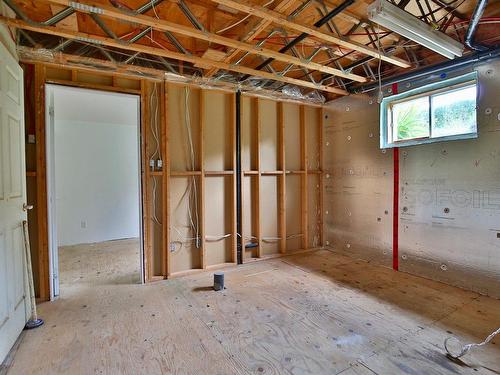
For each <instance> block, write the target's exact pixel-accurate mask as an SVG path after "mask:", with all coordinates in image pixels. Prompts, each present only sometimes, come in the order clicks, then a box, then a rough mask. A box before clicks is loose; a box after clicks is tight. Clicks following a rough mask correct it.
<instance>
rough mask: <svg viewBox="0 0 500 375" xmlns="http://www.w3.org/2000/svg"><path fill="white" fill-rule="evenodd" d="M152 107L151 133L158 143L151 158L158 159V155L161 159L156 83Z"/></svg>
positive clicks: (151, 99)
mask: <svg viewBox="0 0 500 375" xmlns="http://www.w3.org/2000/svg"><path fill="white" fill-rule="evenodd" d="M154 99H156V100H154ZM153 103H154V106H153ZM150 107H151V112H153V113H154V117H153V121H151V133H152V135H153V138H154V140H155V144H156V148H155V151H154V152H153V155H151V159H152V160H156V156H157V155H158V159H161V150H160V138H159V136H158V133H159V132H158V89H157V85H156V83H155V84H154V86H153V91H151V97H150Z"/></svg>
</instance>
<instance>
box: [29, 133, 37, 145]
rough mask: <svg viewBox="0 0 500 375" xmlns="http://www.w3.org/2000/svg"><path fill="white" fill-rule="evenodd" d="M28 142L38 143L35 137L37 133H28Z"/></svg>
mask: <svg viewBox="0 0 500 375" xmlns="http://www.w3.org/2000/svg"><path fill="white" fill-rule="evenodd" d="M28 143H29V144H35V143H36V139H35V135H34V134H28Z"/></svg>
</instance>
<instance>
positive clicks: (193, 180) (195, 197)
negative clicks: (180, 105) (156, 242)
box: [184, 86, 201, 248]
mask: <svg viewBox="0 0 500 375" xmlns="http://www.w3.org/2000/svg"><path fill="white" fill-rule="evenodd" d="M189 94H190V88H189V86H186V87H185V88H184V114H185V116H184V120H185V125H186V131H187V136H188V142H189V150H190V153H189V154H190V157H191V171H194V170H195V162H194V147H193V137H192V134H191V117H190V113H189ZM190 181H191V189H192V191H193V201H194V204H195V210H194V214H195V220H194V221H195V222H196V225H195V224H194V222H193V218H192V214H191V208H190V207H189V209H188V211H189V220H190V221H191V224H192V226H193V230H194V232H195V234H196V248H200V246H201V243H200V233H199V215H198V191H197V187H196V177H195V176H191V179H190ZM189 200H190V198H188V202H189Z"/></svg>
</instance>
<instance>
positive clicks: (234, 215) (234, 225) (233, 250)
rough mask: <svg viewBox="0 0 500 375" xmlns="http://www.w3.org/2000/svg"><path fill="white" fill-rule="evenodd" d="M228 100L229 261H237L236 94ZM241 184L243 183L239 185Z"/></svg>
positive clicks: (229, 96)
mask: <svg viewBox="0 0 500 375" xmlns="http://www.w3.org/2000/svg"><path fill="white" fill-rule="evenodd" d="M228 98H229V100H230V101H231V102H230V103H229V108H230V111H229V114H230V116H231V119H230V121H229V124H230V134H231V168H232V175H231V187H232V189H231V257H232V259H231V261H232V262H233V263H237V262H238V254H237V252H238V229H237V220H238V217H237V207H236V203H237V202H236V183H237V179H238V178H239V179H240V181H241V174H240V175H239V176H238V175H237V174H236V94H235V93H232V94H230V95H228ZM240 186H243V185H240ZM242 252H243V253H244V252H245V248H244V247H243V248H242Z"/></svg>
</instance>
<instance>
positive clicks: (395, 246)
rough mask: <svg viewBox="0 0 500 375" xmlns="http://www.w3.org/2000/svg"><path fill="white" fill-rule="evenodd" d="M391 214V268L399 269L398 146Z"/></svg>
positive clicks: (396, 91)
mask: <svg viewBox="0 0 500 375" xmlns="http://www.w3.org/2000/svg"><path fill="white" fill-rule="evenodd" d="M391 89H392V94H394V95H395V94H397V93H398V84H397V82H396V83H393V84H392V87H391ZM392 211H393V216H392V268H393V269H394V270H396V271H398V270H399V148H397V147H395V148H394V202H393V207H392Z"/></svg>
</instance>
